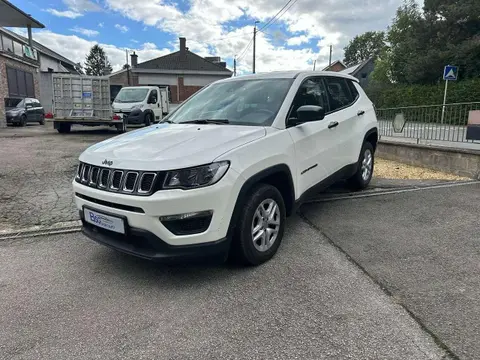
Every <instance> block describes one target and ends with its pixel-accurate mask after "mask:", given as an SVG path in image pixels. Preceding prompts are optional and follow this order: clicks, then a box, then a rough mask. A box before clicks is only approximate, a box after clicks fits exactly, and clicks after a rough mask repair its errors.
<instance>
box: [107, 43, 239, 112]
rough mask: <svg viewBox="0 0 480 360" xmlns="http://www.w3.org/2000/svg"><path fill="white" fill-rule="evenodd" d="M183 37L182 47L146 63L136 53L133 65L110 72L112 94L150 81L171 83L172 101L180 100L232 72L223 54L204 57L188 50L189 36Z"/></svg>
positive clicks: (151, 82)
mask: <svg viewBox="0 0 480 360" xmlns="http://www.w3.org/2000/svg"><path fill="white" fill-rule="evenodd" d="M179 40H180V50H178V51H176V52H174V53H171V54H168V55H165V56H161V57H158V58H156V59H152V60H148V61H145V62H142V63H138V55H136V54H135V53H133V54H132V55H131V56H130V57H131V67H130V68H128V69H122V70H120V71H117V72H114V73H112V74H111V75H110V87H111V93H112V97H114V96H116V94H117V93H118V92H119V91H120V89H121V88H122V87H123V86H135V85H148V86H159V87H167V88H168V90H169V98H170V102H172V103H178V102H182V101H184V100H186V99H187V98H188V97H190V96H191V95H193V94H194V93H195V92H197V91H198V90H200V89H201V88H202V87H204V86H205V85H208V84H210V83H212V82H214V81H217V80H220V79H225V78H229V77H231V76H232V74H233V73H232V71H231V70H229V69H228V68H227V66H226V63H225V62H223V61H221V58H220V57H205V58H204V57H201V56H199V55H197V54H195V53H193V52H191V51H190V50H188V47H187V46H186V39H185V38H183V37H181V38H179Z"/></svg>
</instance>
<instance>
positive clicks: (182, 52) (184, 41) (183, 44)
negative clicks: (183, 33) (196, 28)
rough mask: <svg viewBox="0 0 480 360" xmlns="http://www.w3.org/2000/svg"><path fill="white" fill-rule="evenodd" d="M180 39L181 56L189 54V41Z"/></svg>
mask: <svg viewBox="0 0 480 360" xmlns="http://www.w3.org/2000/svg"><path fill="white" fill-rule="evenodd" d="M178 39H179V40H180V54H185V53H186V52H187V47H186V45H187V40H186V39H185V38H184V37H181V38H178Z"/></svg>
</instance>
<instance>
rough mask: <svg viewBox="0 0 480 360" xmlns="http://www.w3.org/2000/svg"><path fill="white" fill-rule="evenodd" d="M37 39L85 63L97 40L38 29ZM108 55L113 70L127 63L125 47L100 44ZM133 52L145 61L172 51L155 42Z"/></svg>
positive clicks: (34, 36)
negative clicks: (158, 45)
mask: <svg viewBox="0 0 480 360" xmlns="http://www.w3.org/2000/svg"><path fill="white" fill-rule="evenodd" d="M33 38H34V40H35V41H38V42H39V43H40V44H42V45H44V46H46V47H48V48H49V49H52V50H53V51H56V52H58V53H59V54H61V55H63V56H65V57H66V58H67V59H70V60H72V61H74V62H81V63H84V61H85V57H86V56H87V54H88V53H89V52H90V49H91V47H92V46H93V45H95V44H97V42H96V41H91V40H86V39H83V38H81V37H79V36H77V35H61V34H57V33H54V32H51V31H49V30H40V31H36V32H35V33H34V34H33ZM98 45H100V46H101V47H102V48H103V49H104V50H105V53H106V54H107V56H108V59H109V61H110V63H111V64H112V67H113V70H114V71H116V70H120V69H121V68H122V66H123V64H125V48H119V47H117V46H114V45H111V44H102V43H100V44H98ZM129 50H130V51H131V52H133V51H135V52H136V53H137V55H138V61H139V62H143V61H147V60H150V59H153V58H156V57H159V56H163V55H166V54H168V53H170V52H171V49H166V48H161V49H160V48H158V47H157V46H156V45H155V44H152V43H145V44H142V45H140V46H138V47H137V48H135V49H129Z"/></svg>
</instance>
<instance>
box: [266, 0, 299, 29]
mask: <svg viewBox="0 0 480 360" xmlns="http://www.w3.org/2000/svg"><path fill="white" fill-rule="evenodd" d="M297 1H298V0H290V1H288V2H287V3H286V4H285V5H284V6H283V7H282V8H281V9H280V11H279V12H278V13H277V14H276V15H275V16H274V17H273V18H272V19H270V21H269V22H267V23H266V24H265V25H264V26H263V27H262V28H260V29H259V30H258V31H261V32H264V31H263V30H265V29H267V28H268V27H270V26H271V25H273V24H274V23H275V22H277V21H278V19H280V18H281V17H282V16H283V15H285V13H286V12H287V11H288V10H290V9H291V8H292V6H293V5H295V4H296V3H297ZM289 4H290V6H288V5H289ZM287 6H288V8H286V7H287ZM285 8H286V9H285ZM283 9H285V11H283ZM282 11H283V13H282V14H280V13H281V12H282ZM279 14H280V16H279Z"/></svg>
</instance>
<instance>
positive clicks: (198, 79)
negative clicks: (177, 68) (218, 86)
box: [183, 75, 229, 87]
mask: <svg viewBox="0 0 480 360" xmlns="http://www.w3.org/2000/svg"><path fill="white" fill-rule="evenodd" d="M227 77H229V76H215V75H184V76H183V83H184V85H185V86H202V87H203V86H205V85H208V84H211V83H212V82H214V81H217V80H221V79H225V78H227Z"/></svg>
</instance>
